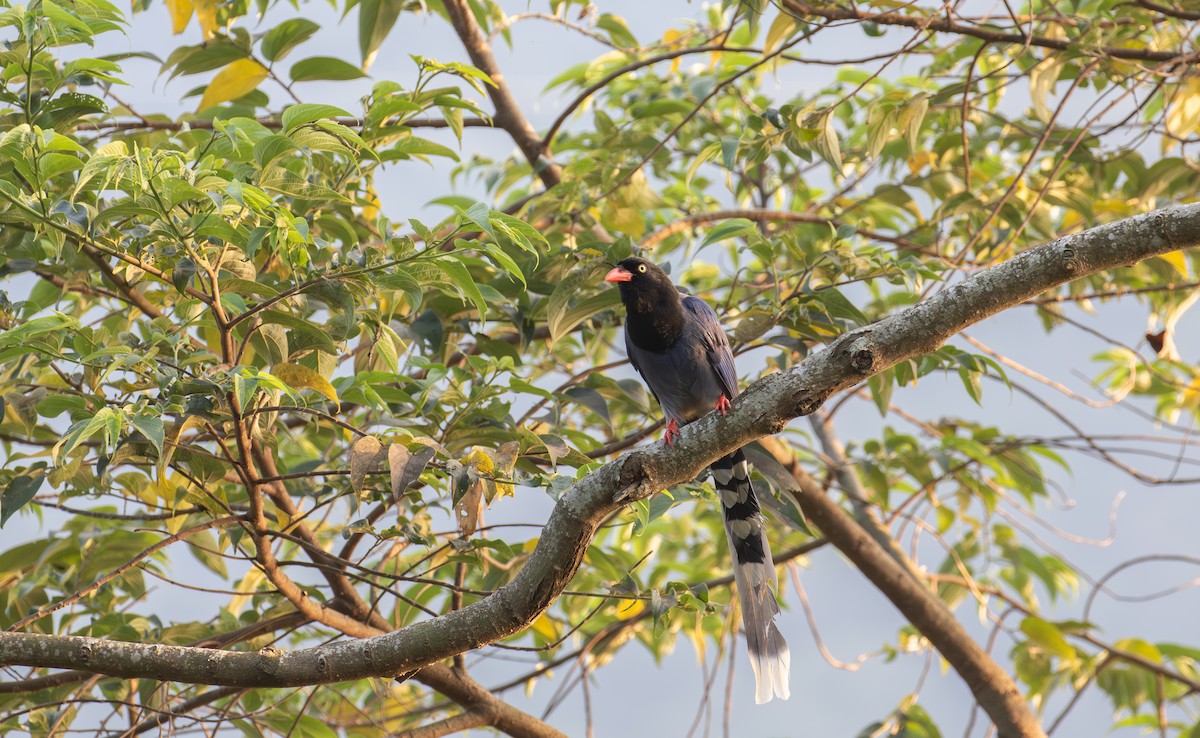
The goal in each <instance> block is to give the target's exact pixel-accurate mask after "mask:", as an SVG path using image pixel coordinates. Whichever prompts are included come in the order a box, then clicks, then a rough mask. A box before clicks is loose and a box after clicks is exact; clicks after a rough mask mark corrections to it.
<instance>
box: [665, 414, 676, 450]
mask: <svg viewBox="0 0 1200 738" xmlns="http://www.w3.org/2000/svg"><path fill="white" fill-rule="evenodd" d="M678 437H679V423H676V422H675V419H674V418H671V419H670V420H668V421H667V430H666V432H665V433H663V440H664V441H666V442H667V445H668V446H674V445H675V439H676V438H678Z"/></svg>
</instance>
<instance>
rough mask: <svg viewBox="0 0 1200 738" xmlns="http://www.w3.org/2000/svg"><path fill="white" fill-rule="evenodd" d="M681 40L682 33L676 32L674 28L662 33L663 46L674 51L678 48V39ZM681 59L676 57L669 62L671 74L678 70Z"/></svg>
mask: <svg viewBox="0 0 1200 738" xmlns="http://www.w3.org/2000/svg"><path fill="white" fill-rule="evenodd" d="M681 38H683V31H677V30H675V29H674V28H668V29H667V32H666V33H664V34H663V37H662V40H663V46H666V47H667V48H668V49H672V50H674V49H675V48H676V47H678V46H679V39H681ZM681 58H682V57H678V56H677V57H675V58H674V59H672V60H671V74H675V70H677V69H679V60H680V59H681Z"/></svg>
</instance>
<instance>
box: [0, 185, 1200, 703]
mask: <svg viewBox="0 0 1200 738" xmlns="http://www.w3.org/2000/svg"><path fill="white" fill-rule="evenodd" d="M1197 245H1200V204H1191V205H1184V206H1179V207H1173V208H1167V209H1163V210H1157V211H1153V212H1150V213H1146V214H1143V215H1138V216H1134V217H1131V218H1127V219H1124V220H1120V221H1116V222H1114V223H1111V224H1107V225H1102V226H1098V227H1095V228H1092V229H1090V230H1087V231H1084V232H1081V233H1078V234H1074V235H1071V236H1066V237H1064V238H1060V239H1057V240H1055V241H1051V242H1049V243H1046V244H1043V245H1041V246H1038V247H1036V248H1032V249H1029V250H1027V251H1025V252H1022V253H1021V254H1019V255H1017V256H1015V257H1013V258H1012V259H1009V260H1008V261H1005V262H1003V263H1001V264H999V265H997V266H994V267H991V268H989V269H986V270H982V271H980V272H978V273H976V274H975V275H973V276H971V277H969V278H966V279H964V280H963V281H961V282H958V283H956V284H954V285H953V286H951V287H948V288H947V289H945V290H943V291H942V292H939V293H938V294H936V295H934V296H933V297H931V298H930V299H927V300H925V301H923V302H921V303H919V304H917V305H915V306H913V307H911V308H908V309H906V310H904V311H902V312H899V313H897V314H895V315H893V316H890V317H888V318H886V319H884V320H881V321H879V322H878V323H875V324H872V325H870V326H866V327H863V328H860V329H858V330H855V331H852V332H850V333H847V334H844V335H842V336H841V337H839V338H837V339H836V340H834V341H833V342H832V343H831V344H829V346H828V347H826V348H825V349H824V350H822V351H818V352H816V353H814V354H812V355H811V356H809V357H808V358H807V359H805V360H804V361H803V362H802V363H800V364H798V365H796V366H795V367H792V368H791V369H788V370H786V371H782V372H777V373H774V374H771V375H769V376H767V377H765V378H763V379H761V380H759V381H758V382H755V383H754V384H753V385H751V386H750V387H749V388H748V389H747V390H746V391H745V392H744V393H742V394H741V395H740V396H739V397H738V398H737V400H735V401H734V403H733V406H732V408H731V410H730V412H729V414H728V415H726V416H721V415H718V414H710V415H708V416H705V417H704V418H701V419H700V420H697V421H696V422H694V423H691V424H689V425H687V426H685V427H684V428H683V429H682V432H681V434H680V436H679V438H678V440H677V441H676V443H675V445H674V446H673V447H670V448H668V447H666V446H665V445H663V444H662V443H656V444H653V445H650V446H647V447H644V448H639V449H635V450H633V451H630V452H627V453H625V454H623V455H622V456H620V457H619V458H617V459H615V460H614V461H612V462H610V463H608V464H606V465H605V466H603V467H601V468H600V469H597V470H596V471H594V472H592V473H590V474H588V475H587V476H586V477H584V478H583V479H581V480H579V481H578V482H576V483H575V484H574V485H573V486H572V487H571V488H570V489H569V490H567V492H566V493H565V494H564V495H563V496H562V498H561V499H560V500H559V501H558V503H557V504H556V506H555V508H554V510H553V511H552V513H551V515H550V518H549V520H548V522H547V524H546V527H545V529H544V531H543V534H542V536H541V538H540V539H539V541H538V544H537V547H536V549H535V550H534V552H533V554H532V555H531V557H530V559H529V560H528V562H527V563H526V565H525V566H524V567H523V568H522V570H521V571H520V572H519V573H518V574H517V576H516V577H515V578H514V579H513V580H512V581H511V582H510V583H508V584H507V585H505V586H503V587H501V588H500V589H498V590H497V591H496V592H494V593H492V594H491V595H489V596H487V597H485V598H483V599H481V600H479V601H477V602H474V603H472V604H470V605H467V606H466V607H463V608H462V609H460V610H455V611H453V612H450V613H447V614H445V615H442V616H439V617H436V618H431V619H429V620H424V621H420V622H417V623H414V624H412V625H409V626H406V627H404V628H401V629H399V630H395V631H392V632H390V633H387V634H384V635H379V636H376V637H371V638H363V639H357V640H350V641H343V642H338V643H333V644H329V645H324V646H319V647H313V648H305V649H298V650H295V651H277V650H274V649H264V650H263V651H259V652H246V651H230V650H220V649H208V648H197V647H184V646H167V645H161V644H148V643H130V642H117V641H110V640H104V639H99V638H88V637H80V636H59V635H43V634H37V633H22V632H4V633H0V664H5V665H11V666H17V665H20V666H32V667H44V668H69V669H80V670H84V671H90V672H94V673H99V674H107V675H111V676H117V677H126V678H136V677H142V678H153V679H159V680H163V681H177V682H188V683H200V684H211V685H220V686H231V687H288V686H302V685H312V684H320V683H331V682H338V681H344V680H350V679H359V678H364V677H390V676H393V675H395V674H397V673H400V672H407V671H412V670H416V669H419V668H421V667H423V666H427V665H430V664H434V663H437V662H439V661H441V660H443V659H446V658H449V657H451V656H454V655H456V654H459V653H463V652H465V651H469V650H471V649H475V648H479V647H481V646H484V645H487V644H490V643H494V642H496V641H498V640H500V639H502V638H505V637H508V636H510V635H513V634H516V633H518V632H520V631H521V630H523V629H524V628H525V627H527V626H528V625H529V624H530V623H532V622H533V621H534V620H535V619H536V618H537V617H538V616H539V615H540V614H541V613H542V612H543V611H544V610H545V609H546V608H547V607H549V605H550V604H551V603H552V602H553V601H554V600H555V599H556V598H557V597H558V596H559V595H560V594H561V593H562V591H563V590H564V589H565V588H566V586H567V584H568V582H569V581H570V580H571V578H572V577H573V576H574V574H575V572H576V571H577V569H578V567H579V566H580V563H581V562H582V560H583V555H584V552H585V551H586V550H587V548H588V545H589V544H590V542H591V539H592V536H593V534H594V533H595V531H596V529H597V527H598V526H599V525H600V523H601V522H602V521H603V520H604V519H605V518H606V517H607V516H608V515H609V514H610V513H611V512H613V511H614V510H616V509H618V508H620V507H621V506H623V505H625V504H628V503H629V502H632V501H634V500H639V499H645V498H647V497H649V496H651V495H653V494H655V493H656V492H658V491H659V490H662V489H665V488H667V487H669V486H671V485H673V484H677V483H680V482H683V481H686V480H689V479H692V478H694V477H696V475H698V474H699V473H700V472H702V471H703V469H704V468H705V467H707V465H708V464H709V463H711V462H712V461H713V460H714V459H717V458H719V457H720V456H722V455H724V454H726V453H729V452H730V451H732V450H734V449H736V448H739V447H741V446H743V445H745V444H747V443H749V442H751V441H753V440H755V439H757V438H761V437H763V436H766V435H770V434H773V433H777V432H779V431H780V430H782V429H783V428H784V427H785V426H786V425H787V424H788V423H789V422H790V421H791V420H792V419H794V418H796V417H799V416H802V415H806V414H809V413H812V412H813V411H815V410H816V409H817V408H819V407H820V406H821V404H822V403H823V402H824V401H825V400H826V399H827V398H828V397H830V396H831V395H832V394H834V393H836V392H839V391H841V390H844V389H847V388H850V387H853V386H855V385H857V384H859V383H861V382H862V381H863V380H865V379H866V378H868V377H869V376H871V375H873V374H876V373H878V372H880V371H883V370H884V369H886V368H888V367H890V366H893V365H895V364H896V363H898V362H900V361H903V360H905V359H908V358H911V357H913V356H917V355H920V354H924V353H927V352H929V351H932V350H935V349H937V348H938V347H939V346H941V345H942V344H943V343H944V342H945V341H946V340H947V339H948V338H950V337H951V336H953V335H954V334H955V333H957V332H959V331H961V330H963V329H965V328H967V327H969V326H971V325H973V324H975V323H977V322H979V321H981V320H983V319H985V318H987V317H990V316H992V315H995V314H997V313H999V312H1001V311H1003V310H1005V309H1007V308H1009V307H1013V306H1015V305H1018V304H1020V303H1022V302H1024V301H1026V300H1029V299H1031V298H1033V297H1036V296H1037V295H1038V294H1040V293H1042V292H1044V291H1046V290H1048V289H1051V288H1053V287H1056V286H1059V285H1061V284H1064V283H1066V282H1069V281H1071V280H1073V279H1077V278H1079V277H1083V276H1086V275H1088V274H1092V273H1095V272H1098V271H1104V270H1108V269H1113V268H1118V267H1122V266H1127V265H1130V264H1134V263H1136V262H1138V261H1141V260H1143V259H1147V258H1150V257H1153V256H1157V255H1161V254H1166V253H1169V252H1171V251H1175V250H1178V249H1181V248H1187V247H1193V246H1197ZM835 543H836V541H835ZM856 545H861V544H856ZM847 555H848V556H849V555H850V554H849V553H848V552H847ZM850 558H851V560H855V557H854V556H850ZM856 563H857V561H856ZM931 596H932V595H931Z"/></svg>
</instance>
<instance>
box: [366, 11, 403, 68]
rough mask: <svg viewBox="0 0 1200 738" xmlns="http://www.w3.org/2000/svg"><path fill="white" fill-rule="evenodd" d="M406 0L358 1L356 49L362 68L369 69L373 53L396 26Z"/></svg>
mask: <svg viewBox="0 0 1200 738" xmlns="http://www.w3.org/2000/svg"><path fill="white" fill-rule="evenodd" d="M406 4H407V0H359V3H358V49H359V51H360V52H362V62H363V64H362V68H363V69H370V68H371V64H372V63H373V62H374V61H375V52H377V51H378V50H379V46H380V45H381V44H382V43H383V41H384V39H386V38H387V35H388V33H390V32H391V30H392V26H394V25H395V24H396V18H397V17H399V15H400V11H401V10H404V6H405V5H406Z"/></svg>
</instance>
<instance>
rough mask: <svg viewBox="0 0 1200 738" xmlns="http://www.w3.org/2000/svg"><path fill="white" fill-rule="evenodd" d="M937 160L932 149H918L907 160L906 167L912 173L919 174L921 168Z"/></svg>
mask: <svg viewBox="0 0 1200 738" xmlns="http://www.w3.org/2000/svg"><path fill="white" fill-rule="evenodd" d="M936 161H937V155H936V154H934V153H933V152H932V151H918V152H917V153H915V154H913V155H912V158H910V159H909V160H908V169H909V171H911V172H912V173H913V174H920V173H921V170H922V169H924V168H925V167H927V166H929V165H931V164H933V163H934V162H936Z"/></svg>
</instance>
